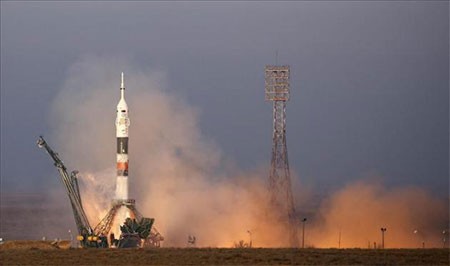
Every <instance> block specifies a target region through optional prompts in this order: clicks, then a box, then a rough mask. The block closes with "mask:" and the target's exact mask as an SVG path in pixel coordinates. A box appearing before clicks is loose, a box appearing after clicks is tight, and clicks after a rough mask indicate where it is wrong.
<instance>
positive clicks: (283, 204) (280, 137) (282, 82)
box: [265, 65, 299, 247]
mask: <svg viewBox="0 0 450 266" xmlns="http://www.w3.org/2000/svg"><path fill="white" fill-rule="evenodd" d="M290 71H291V68H290V66H288V65H283V66H276V65H269V66H266V68H265V96H266V97H265V98H266V101H271V102H273V135H272V160H271V169H270V174H269V193H270V203H271V205H272V206H273V207H275V208H277V209H279V210H281V214H282V215H283V216H284V215H286V216H284V217H286V219H283V216H282V217H281V218H282V221H281V222H284V224H285V225H287V228H288V230H289V242H290V246H291V247H298V245H299V243H298V235H297V217H296V213H295V205H294V198H293V195H292V186H291V173H290V171H289V161H288V152H287V144H286V102H287V101H289V96H290Z"/></svg>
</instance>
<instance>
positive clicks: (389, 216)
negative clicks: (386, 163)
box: [49, 56, 448, 247]
mask: <svg viewBox="0 0 450 266" xmlns="http://www.w3.org/2000/svg"><path fill="white" fill-rule="evenodd" d="M121 71H124V72H125V86H126V99H127V103H128V106H129V108H130V119H131V126H130V144H129V153H130V154H129V156H130V171H129V181H130V195H131V196H132V197H134V198H135V199H136V204H137V208H138V210H139V211H140V212H141V213H142V214H143V215H144V216H147V217H154V218H155V219H156V224H155V225H156V227H157V228H158V230H159V231H160V232H161V233H162V234H163V235H164V236H165V239H166V240H165V241H164V245H165V246H181V247H182V246H186V243H187V238H188V235H194V236H196V239H197V245H198V246H214V247H215V246H220V247H230V246H232V245H233V243H234V242H237V241H239V240H241V239H242V240H245V241H248V240H249V237H250V233H249V232H248V231H250V232H251V234H252V238H253V239H252V240H253V243H254V245H256V246H261V247H269V246H271V247H277V246H286V245H287V244H288V242H287V241H288V237H287V231H286V228H285V226H283V224H280V223H278V222H277V221H278V219H279V215H280V214H279V213H278V211H277V210H274V209H269V207H268V206H269V204H268V203H267V196H266V179H267V167H261V169H256V170H254V171H253V172H240V171H239V170H236V169H233V170H232V171H225V172H224V171H223V170H219V169H223V168H224V167H222V166H223V165H224V161H226V160H225V159H224V158H223V156H222V154H221V151H220V149H219V147H217V145H216V144H215V143H214V142H213V141H212V140H211V139H209V138H208V137H206V136H205V135H204V134H202V132H201V131H200V130H199V126H198V117H199V115H200V113H199V111H198V110H197V109H196V108H194V107H192V106H190V105H189V104H187V103H186V102H185V101H183V100H182V98H181V97H180V96H178V95H176V94H175V93H173V92H170V91H168V90H167V88H168V87H170V86H169V84H168V82H167V77H166V74H165V73H164V72H163V71H160V70H157V69H145V68H140V67H137V66H135V64H133V62H132V61H131V60H128V59H127V58H110V57H97V56H85V57H83V58H81V59H80V60H79V61H78V62H76V63H75V64H74V65H73V66H72V67H71V68H70V69H69V71H68V74H67V78H66V81H65V82H64V84H63V85H62V89H61V90H60V92H59V93H58V95H56V96H55V100H54V102H53V104H52V108H51V112H50V116H49V118H50V124H51V126H52V132H53V136H51V143H53V142H55V145H54V146H55V148H56V149H57V150H58V151H59V152H60V153H61V155H62V157H63V158H64V159H65V161H66V163H67V166H68V167H69V169H74V168H76V169H78V170H80V175H81V181H82V182H80V183H81V184H80V185H81V192H82V198H83V205H84V207H85V209H86V212H87V214H88V216H89V219H90V221H91V225H92V226H95V225H96V224H97V223H98V222H99V220H100V219H101V218H102V217H103V216H104V215H105V214H106V212H107V211H108V208H109V204H110V201H111V199H112V196H113V192H114V187H115V180H116V176H115V168H114V167H115V163H114V162H115V160H116V158H115V152H116V150H115V149H116V147H115V145H116V141H115V125H114V121H115V115H116V112H115V107H116V105H117V102H118V99H119V89H118V87H119V75H120V72H121ZM218 123H220V121H218ZM294 183H295V182H294ZM294 194H295V192H294ZM304 194H310V193H304ZM305 202H306V201H305V200H304V199H302V203H304V204H305ZM297 207H298V208H299V209H302V208H303V207H304V206H297ZM441 211H442V205H440V202H438V201H437V200H435V199H433V197H432V196H430V195H428V194H427V193H426V192H424V191H421V190H419V189H400V190H395V191H385V190H384V189H383V188H382V187H381V186H377V185H372V184H365V183H359V184H355V185H349V186H348V187H346V188H344V189H343V190H342V191H338V192H337V193H335V194H334V195H333V196H331V197H330V198H329V199H327V200H325V201H324V202H323V204H322V205H321V207H320V209H319V210H316V213H317V214H318V215H316V216H315V217H314V219H312V223H313V224H311V223H310V221H308V229H309V231H308V234H307V238H306V239H307V243H309V245H316V246H320V247H329V246H337V244H336V243H337V234H338V232H339V229H340V230H341V232H342V243H343V244H342V246H344V247H352V246H361V247H366V246H367V241H375V240H376V239H378V238H379V234H380V233H379V228H380V227H381V226H385V227H387V228H388V232H387V233H386V238H387V239H389V240H387V243H389V244H387V245H388V246H391V247H393V246H396V247H397V246H408V244H407V243H409V241H411V239H412V237H413V235H411V234H412V231H413V230H415V229H420V230H428V229H427V228H431V226H435V225H436V223H438V222H440V221H442V219H441V218H442V217H441V216H442V215H440V212H441ZM443 213H445V211H444V212H443ZM447 213H448V212H447ZM415 221H417V223H415ZM416 227H417V228H416ZM437 229H440V228H437ZM299 232H301V231H300V230H299ZM407 234H409V235H411V237H407V236H406V235H407ZM394 236H395V237H396V239H397V240H395V241H394V240H393V239H392V238H393V237H394ZM391 237H392V238H391ZM388 241H389V242H388Z"/></svg>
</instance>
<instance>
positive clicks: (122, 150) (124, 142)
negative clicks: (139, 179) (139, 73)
mask: <svg viewBox="0 0 450 266" xmlns="http://www.w3.org/2000/svg"><path fill="white" fill-rule="evenodd" d="M117 154H128V137H126V138H117Z"/></svg>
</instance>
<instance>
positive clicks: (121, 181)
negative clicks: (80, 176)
mask: <svg viewBox="0 0 450 266" xmlns="http://www.w3.org/2000/svg"><path fill="white" fill-rule="evenodd" d="M129 126H130V118H129V117H128V105H127V102H126V101H125V84H124V78H123V72H122V73H121V76H120V100H119V103H118V104H117V117H116V138H117V181H116V200H121V201H126V200H128V127H129Z"/></svg>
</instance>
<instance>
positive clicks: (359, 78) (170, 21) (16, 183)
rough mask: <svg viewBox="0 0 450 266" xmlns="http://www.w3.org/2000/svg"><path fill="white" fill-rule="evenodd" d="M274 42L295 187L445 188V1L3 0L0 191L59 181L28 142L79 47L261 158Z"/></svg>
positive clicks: (243, 160) (241, 161)
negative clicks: (118, 59) (119, 65)
mask: <svg viewBox="0 0 450 266" xmlns="http://www.w3.org/2000/svg"><path fill="white" fill-rule="evenodd" d="M276 50H278V51H279V62H280V63H282V64H290V65H291V66H292V81H291V84H292V88H291V100H290V102H289V103H288V108H287V123H288V127H287V129H288V149H289V159H290V165H291V167H292V169H293V170H295V171H296V172H297V173H299V175H300V180H301V182H302V183H305V184H308V185H311V186H314V187H315V188H317V189H319V190H328V189H333V188H335V187H338V186H341V185H343V184H346V183H348V182H350V181H352V180H356V179H359V178H364V177H366V176H367V175H374V174H375V175H378V176H380V177H381V178H382V179H383V180H384V181H385V183H386V184H387V185H390V186H399V185H402V186H403V185H418V186H422V187H425V188H429V189H431V190H432V191H435V192H438V193H440V194H442V195H447V194H448V187H449V183H448V182H449V181H448V170H449V169H448V164H449V157H448V148H449V142H448V138H449V135H448V129H449V127H448V118H449V117H448V116H449V110H448V101H449V79H448V77H449V65H448V61H449V3H448V2H445V1H442V2H426V1H424V2H407V1H405V2H384V1H383V2H381V1H380V2H368V1H359V2H316V3H313V2H283V3H278V4H277V3H273V2H244V3H239V2H228V3H227V2H170V3H162V2H133V3H125V2H69V3H68V2H1V179H2V193H8V192H40V191H42V190H43V189H45V187H47V186H54V185H55V184H57V185H58V186H59V185H60V184H59V183H58V182H59V180H58V176H57V174H56V171H55V169H53V167H52V165H51V164H50V163H49V158H48V157H47V156H44V155H43V154H42V152H43V151H42V150H38V149H37V148H36V146H35V141H36V139H37V136H38V135H39V134H44V135H48V134H49V129H48V125H49V123H51V121H48V120H47V115H48V112H49V106H48V103H49V102H51V101H52V100H53V98H54V94H55V93H56V92H57V91H58V90H59V89H60V88H61V85H62V83H63V81H64V80H65V78H66V74H67V70H68V68H69V67H70V65H71V64H73V63H74V62H75V61H76V60H77V59H79V58H80V57H81V56H83V55H85V54H94V55H97V54H99V55H102V56H108V55H121V56H123V55H124V56H128V57H131V58H133V59H134V61H135V62H136V63H137V64H138V65H141V66H145V67H154V68H156V69H162V70H165V71H167V74H168V80H169V86H168V90H171V91H174V92H176V93H178V94H180V95H182V96H183V97H184V98H185V99H186V101H188V102H189V103H190V104H192V105H194V106H195V107H197V108H198V109H199V111H200V125H201V129H202V131H203V132H204V134H205V135H206V136H208V137H209V138H212V139H214V140H215V141H216V142H217V144H218V145H219V146H220V147H221V149H222V150H223V152H224V154H225V156H227V157H230V158H233V160H234V161H236V162H237V165H238V166H239V167H240V168H243V169H252V168H254V167H258V166H260V165H263V164H265V163H268V162H269V160H270V148H271V146H270V145H271V144H270V141H271V123H272V119H271V104H269V103H267V102H265V101H264V76H263V75H264V66H265V65H266V64H273V63H275V62H274V61H275V51H276ZM113 108H114V106H113V107H112V109H113ZM111 123H114V121H111ZM49 142H51V140H49ZM112 145H114V144H112ZM62 156H63V157H64V155H63V154H62ZM112 163H113V162H112Z"/></svg>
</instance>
